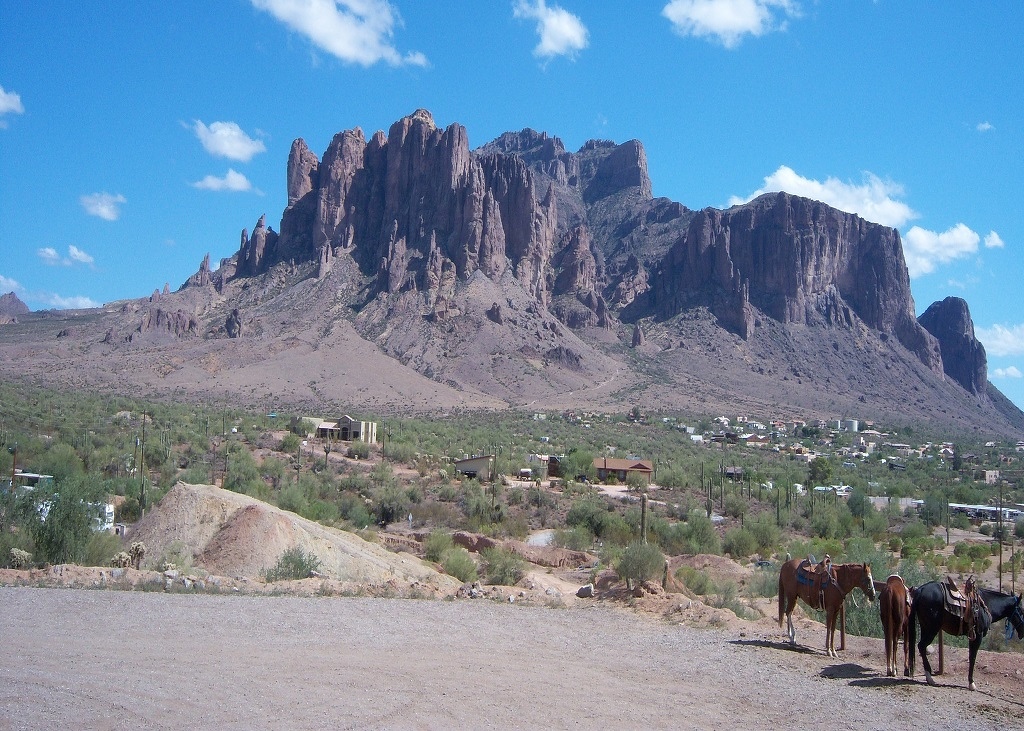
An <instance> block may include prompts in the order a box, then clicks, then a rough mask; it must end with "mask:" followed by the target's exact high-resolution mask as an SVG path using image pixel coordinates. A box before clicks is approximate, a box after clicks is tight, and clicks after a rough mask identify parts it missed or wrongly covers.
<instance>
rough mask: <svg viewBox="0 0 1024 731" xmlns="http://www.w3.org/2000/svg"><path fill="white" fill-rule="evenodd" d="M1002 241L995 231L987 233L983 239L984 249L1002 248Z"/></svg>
mask: <svg viewBox="0 0 1024 731" xmlns="http://www.w3.org/2000/svg"><path fill="white" fill-rule="evenodd" d="M1003 246H1004V244H1003V240H1002V238H1000V236H999V234H997V233H996V232H995V231H989V232H988V236H986V237H985V248H986V249H1001V248H1003Z"/></svg>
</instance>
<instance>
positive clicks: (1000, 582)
mask: <svg viewBox="0 0 1024 731" xmlns="http://www.w3.org/2000/svg"><path fill="white" fill-rule="evenodd" d="M998 525H999V591H1002V590H1003V482H1002V480H1000V481H999V523H998Z"/></svg>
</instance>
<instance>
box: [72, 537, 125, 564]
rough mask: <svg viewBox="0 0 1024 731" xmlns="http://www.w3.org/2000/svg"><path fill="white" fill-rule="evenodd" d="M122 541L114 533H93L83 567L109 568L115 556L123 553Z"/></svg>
mask: <svg viewBox="0 0 1024 731" xmlns="http://www.w3.org/2000/svg"><path fill="white" fill-rule="evenodd" d="M121 550H122V548H121V539H120V538H118V537H117V536H115V535H114V534H113V533H105V532H97V533H93V534H92V536H91V537H90V538H89V540H88V542H87V543H86V544H85V557H84V559H83V561H82V565H83V566H109V565H110V559H111V558H113V557H114V554H115V553H117V552H118V551H121Z"/></svg>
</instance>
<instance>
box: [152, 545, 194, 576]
mask: <svg viewBox="0 0 1024 731" xmlns="http://www.w3.org/2000/svg"><path fill="white" fill-rule="evenodd" d="M193 560H194V558H193V556H192V551H191V549H189V547H188V546H187V545H186V544H185V542H184V541H177V540H175V541H171V542H170V544H169V545H168V546H167V548H166V549H164V552H163V553H162V554H161V555H160V558H159V560H158V561H157V562H156V565H157V566H175V567H177V568H178V570H180V571H181V572H182V573H186V574H189V573H192V571H193V566H192V562H193Z"/></svg>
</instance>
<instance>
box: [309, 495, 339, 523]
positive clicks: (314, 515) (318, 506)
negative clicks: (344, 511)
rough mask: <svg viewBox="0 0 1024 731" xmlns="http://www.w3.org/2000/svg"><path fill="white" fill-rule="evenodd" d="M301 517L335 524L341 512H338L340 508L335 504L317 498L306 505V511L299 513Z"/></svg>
mask: <svg viewBox="0 0 1024 731" xmlns="http://www.w3.org/2000/svg"><path fill="white" fill-rule="evenodd" d="M299 515H301V516H302V517H303V518H309V519H310V520H315V521H318V522H320V523H333V522H335V521H336V520H338V518H339V517H340V515H341V511H340V510H338V506H337V505H336V504H335V503H332V502H329V501H327V500H321V499H319V498H317V499H314V500H310V501H309V503H308V504H307V505H306V509H305V510H303V511H302V512H301V513H299Z"/></svg>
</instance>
